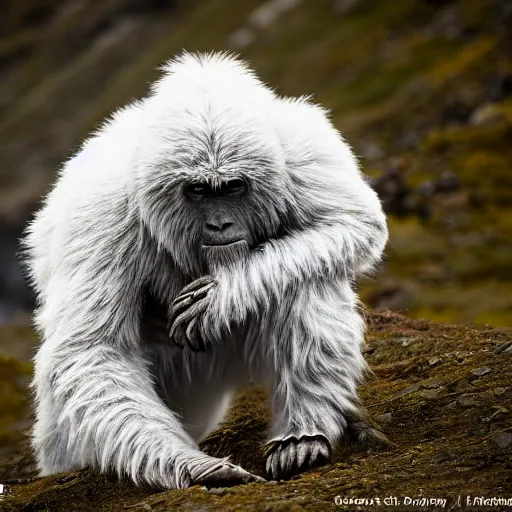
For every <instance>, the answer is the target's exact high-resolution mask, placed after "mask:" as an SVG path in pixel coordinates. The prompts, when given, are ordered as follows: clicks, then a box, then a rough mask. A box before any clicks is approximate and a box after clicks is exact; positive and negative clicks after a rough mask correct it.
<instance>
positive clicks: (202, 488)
mask: <svg viewBox="0 0 512 512" xmlns="http://www.w3.org/2000/svg"><path fill="white" fill-rule="evenodd" d="M200 490H201V491H204V492H208V487H206V485H203V486H201V488H200Z"/></svg>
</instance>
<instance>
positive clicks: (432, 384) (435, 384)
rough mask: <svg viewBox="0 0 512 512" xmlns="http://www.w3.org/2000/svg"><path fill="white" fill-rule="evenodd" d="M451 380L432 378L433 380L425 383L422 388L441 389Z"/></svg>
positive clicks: (447, 378)
mask: <svg viewBox="0 0 512 512" xmlns="http://www.w3.org/2000/svg"><path fill="white" fill-rule="evenodd" d="M449 380H450V379H449V377H432V378H431V379H428V380H425V381H423V382H422V383H421V387H422V388H425V389H433V388H439V387H441V386H442V385H443V384H447V383H448V381H449Z"/></svg>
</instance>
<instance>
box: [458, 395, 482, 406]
mask: <svg viewBox="0 0 512 512" xmlns="http://www.w3.org/2000/svg"><path fill="white" fill-rule="evenodd" d="M457 402H458V403H459V405H462V407H473V406H475V405H478V400H476V399H475V398H473V397H472V396H463V397H461V398H459V399H458V400H457Z"/></svg>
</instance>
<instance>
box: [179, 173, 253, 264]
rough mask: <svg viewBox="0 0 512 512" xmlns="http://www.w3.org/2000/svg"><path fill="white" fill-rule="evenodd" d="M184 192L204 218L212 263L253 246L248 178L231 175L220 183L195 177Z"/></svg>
mask: <svg viewBox="0 0 512 512" xmlns="http://www.w3.org/2000/svg"><path fill="white" fill-rule="evenodd" d="M184 192H185V196H186V198H187V200H188V201H189V202H190V203H191V206H193V208H194V209H196V210H197V213H198V218H200V219H202V225H201V228H200V231H201V234H200V244H201V250H202V253H203V256H204V257H205V259H206V261H207V263H208V265H209V266H210V267H211V266H212V265H213V266H215V265H217V264H225V263H227V262H229V261H230V260H231V261H232V260H235V259H238V258H239V257H241V256H242V255H243V254H245V253H247V252H248V251H249V250H250V248H251V246H252V245H253V243H254V240H253V235H252V232H253V229H251V226H250V225H248V223H247V216H246V209H247V201H248V198H249V194H250V190H249V185H248V183H247V182H246V181H244V180H243V179H241V178H230V179H226V180H224V181H221V182H220V183H219V184H218V185H217V186H212V184H211V183H209V182H206V181H192V182H190V183H188V184H187V185H186V186H185V189H184Z"/></svg>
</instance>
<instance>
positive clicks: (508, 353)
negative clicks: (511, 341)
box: [501, 345, 512, 356]
mask: <svg viewBox="0 0 512 512" xmlns="http://www.w3.org/2000/svg"><path fill="white" fill-rule="evenodd" d="M501 355H502V356H512V345H510V347H508V348H506V349H505V350H504V351H503V352H502V353H501Z"/></svg>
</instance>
